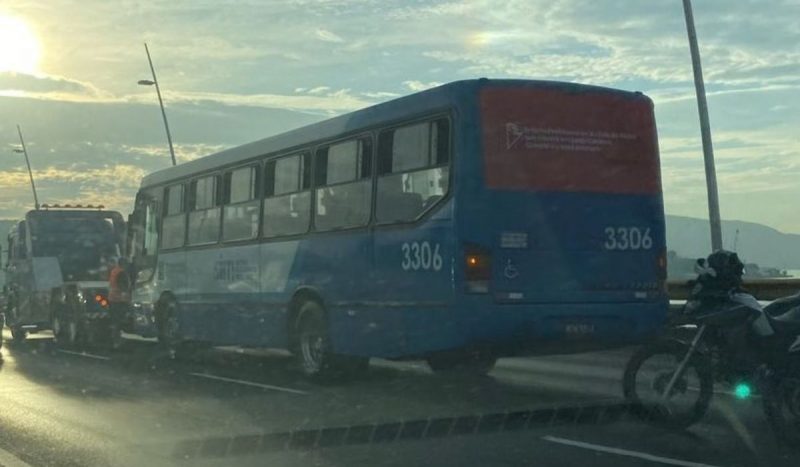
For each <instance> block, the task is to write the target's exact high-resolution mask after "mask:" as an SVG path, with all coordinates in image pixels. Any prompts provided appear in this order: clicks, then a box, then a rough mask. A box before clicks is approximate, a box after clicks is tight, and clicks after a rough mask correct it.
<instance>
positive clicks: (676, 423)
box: [622, 340, 714, 430]
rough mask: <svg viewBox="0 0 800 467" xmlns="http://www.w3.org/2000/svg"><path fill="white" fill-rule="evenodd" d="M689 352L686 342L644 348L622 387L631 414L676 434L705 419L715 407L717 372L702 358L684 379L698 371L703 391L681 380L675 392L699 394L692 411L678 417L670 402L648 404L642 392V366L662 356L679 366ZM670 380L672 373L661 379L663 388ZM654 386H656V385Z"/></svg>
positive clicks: (692, 364)
mask: <svg viewBox="0 0 800 467" xmlns="http://www.w3.org/2000/svg"><path fill="white" fill-rule="evenodd" d="M688 351H689V346H688V345H687V344H685V343H683V342H679V341H673V340H663V341H658V342H655V343H653V344H651V345H647V346H645V347H642V348H641V349H639V350H638V351H636V353H634V354H633V356H631V359H630V360H629V361H628V364H627V366H626V367H625V375H624V377H623V382H622V384H623V392H624V395H625V400H626V401H627V402H628V403H629V404H631V410H632V411H633V413H634V414H635V415H637V416H638V417H640V418H641V419H643V420H646V421H648V422H651V423H654V424H656V425H659V426H662V427H665V428H669V429H674V430H683V429H686V428H688V427H690V426H692V425H694V424H695V423H697V422H698V421H700V419H702V418H703V416H704V415H705V414H706V412H707V411H708V407H709V405H710V404H711V397H712V396H713V395H714V372H713V368H712V365H711V362H710V361H709V360H708V359H707V358H706V357H704V356H703V355H701V354H698V353H696V354H694V355H693V356H692V357H691V358H690V359H689V361H688V362H687V364H686V367H685V368H684V375H685V374H686V372H688V371H689V370H690V369H694V372H695V374H696V375H697V378H698V383H699V387H697V388H694V387H688V382H685V380H682V378H679V380H678V381H677V382H676V384H675V386H674V389H673V394H675V393H677V392H678V391H680V392H682V393H683V394H686V393H688V392H693V393H696V394H697V399H696V400H695V401H694V403H693V404H690V406H691V407H690V409H689V410H687V411H685V412H684V413H676V412H675V411H674V410H672V409H671V408H670V407H669V403H668V402H667V403H663V402H661V401H658V402H654V401H644V400H642V398H641V397H640V394H639V391H638V385H637V382H638V378H637V377H638V376H639V373H640V371H641V370H642V366H643V365H644V364H645V363H646V362H647V361H648V360H650V359H653V358H654V357H659V356H669V357H670V358H674V359H675V361H676V362H680V361H682V360H683V359H684V358H685V356H686V353H687V352H688ZM670 377H671V373H668V372H667V373H664V374H662V375H659V378H657V379H658V380H659V381H660V384H661V385H664V386H665V384H664V381H668V380H669V379H670ZM679 383H680V384H679ZM653 385H656V382H654V383H653ZM681 386H685V387H681ZM654 390H656V391H657V392H660V391H658V389H657V388H654Z"/></svg>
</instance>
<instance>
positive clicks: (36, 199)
mask: <svg viewBox="0 0 800 467" xmlns="http://www.w3.org/2000/svg"><path fill="white" fill-rule="evenodd" d="M17 133H19V144H21V145H22V150H19V149H15V150H14V152H21V153H22V154H24V155H25V164H26V165H27V166H28V176H29V177H30V179H31V190H33V204H34V206H36V210H37V211H38V210H39V196H37V195H36V184H35V183H33V171H32V170H31V160H30V159H29V158H28V149H27V148H26V147H25V139H23V138H22V129H20V127H19V124H17Z"/></svg>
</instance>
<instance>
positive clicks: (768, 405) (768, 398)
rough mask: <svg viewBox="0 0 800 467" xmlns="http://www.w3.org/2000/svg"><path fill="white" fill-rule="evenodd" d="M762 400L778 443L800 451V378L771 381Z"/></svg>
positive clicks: (764, 391)
mask: <svg viewBox="0 0 800 467" xmlns="http://www.w3.org/2000/svg"><path fill="white" fill-rule="evenodd" d="M761 400H762V403H763V409H764V414H765V415H766V417H767V421H768V422H769V424H770V427H772V431H774V432H775V436H776V437H777V438H778V441H780V442H782V443H783V444H784V445H786V446H789V447H792V448H794V449H798V450H800V378H798V377H783V378H779V379H778V378H776V379H773V380H772V381H769V382H768V383H767V384H766V387H765V388H764V390H763V394H762V398H761Z"/></svg>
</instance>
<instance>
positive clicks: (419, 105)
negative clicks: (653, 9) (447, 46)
mask: <svg viewBox="0 0 800 467" xmlns="http://www.w3.org/2000/svg"><path fill="white" fill-rule="evenodd" d="M483 86H530V87H541V88H545V87H558V88H562V89H566V90H573V91H593V92H603V93H615V94H619V95H623V96H628V97H631V98H643V99H648V98H647V97H646V96H644V95H643V94H642V93H640V92H630V91H622V90H619V89H613V88H606V87H600V86H593V85H585V84H577V83H568V82H561V81H543V80H489V79H486V78H481V79H472V80H462V81H454V82H451V83H448V84H443V85H441V86H438V87H435V88H431V89H427V90H425V91H421V92H417V93H414V94H410V95H408V96H404V97H400V98H397V99H393V100H390V101H387V102H382V103H380V104H375V105H373V106H370V107H367V108H364V109H361V110H356V111H354V112H350V113H347V114H344V115H340V116H338V117H334V118H331V119H328V120H324V121H321V122H318V123H313V124H311V125H306V126H304V127H300V128H297V129H294V130H290V131H288V132H285V133H281V134H278V135H275V136H270V137H267V138H264V139H260V140H257V141H254V142H251V143H247V144H244V145H241V146H236V147H233V148H230V149H226V150H223V151H220V152H217V153H214V154H211V155H208V156H205V157H201V158H198V159H195V160H192V161H189V162H186V163H184V164H180V165H178V166H175V167H170V168H167V169H163V170H159V171H157V172H153V173H151V174H149V175H147V176H145V177H144V178H143V179H142V183H141V187H142V188H145V187H149V186H154V185H160V184H162V183H167V182H170V181H173V180H180V179H182V178H184V177H189V176H192V175H193V174H197V173H203V172H209V171H213V170H216V169H218V168H220V167H223V166H229V165H236V164H238V163H241V162H246V161H248V160H250V159H254V158H258V157H260V156H264V155H267V154H271V153H275V152H279V151H290V150H292V149H293V148H296V147H299V146H302V145H305V144H308V143H311V142H314V141H321V140H325V139H330V138H335V137H337V136H340V135H343V134H346V133H352V132H357V131H359V130H361V129H366V128H368V127H371V126H374V125H381V124H388V123H390V122H393V121H397V120H401V119H404V118H408V117H410V116H414V115H421V114H424V113H428V112H433V111H436V110H444V109H447V108H448V107H452V106H453V105H454V103H456V102H458V101H459V100H460V98H462V97H463V96H464V95H467V94H470V93H474V92H476V91H477V90H478V89H479V88H480V87H483Z"/></svg>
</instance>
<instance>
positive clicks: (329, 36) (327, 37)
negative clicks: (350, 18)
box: [315, 29, 344, 43]
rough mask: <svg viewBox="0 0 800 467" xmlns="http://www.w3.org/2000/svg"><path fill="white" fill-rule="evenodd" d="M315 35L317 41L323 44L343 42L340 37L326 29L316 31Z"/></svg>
mask: <svg viewBox="0 0 800 467" xmlns="http://www.w3.org/2000/svg"><path fill="white" fill-rule="evenodd" d="M315 34H316V35H317V38H318V39H319V40H321V41H324V42H334V43H342V42H344V39H343V38H342V37H341V36H339V35H337V34H334V33H332V32H330V31H328V30H326V29H317V30H316V32H315Z"/></svg>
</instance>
